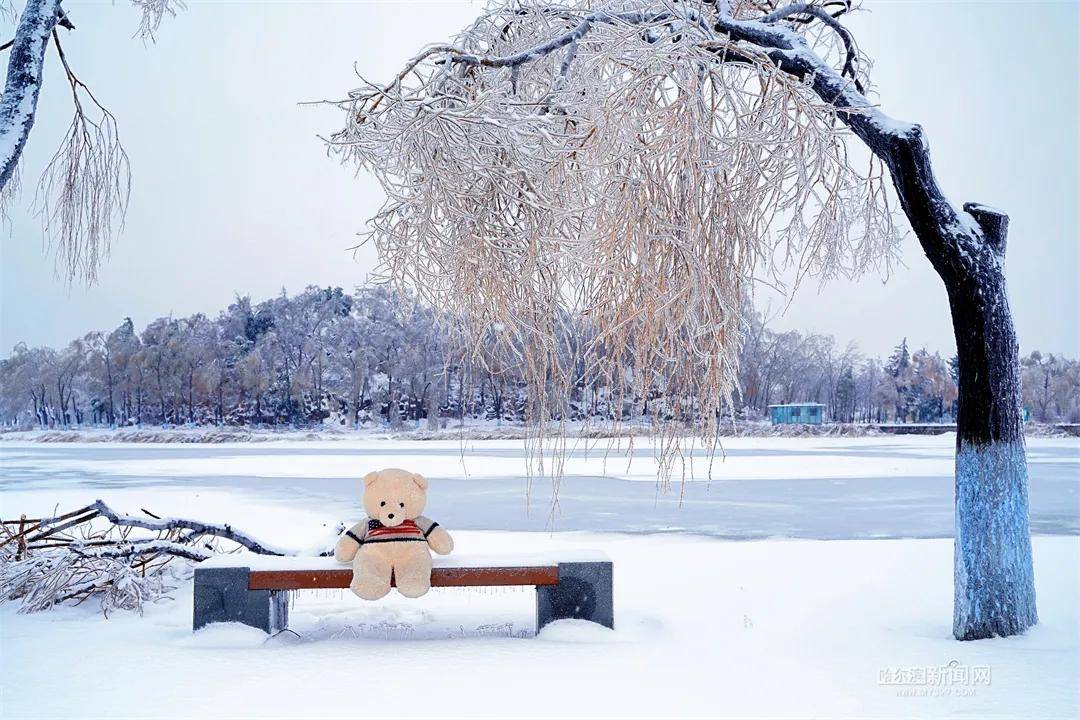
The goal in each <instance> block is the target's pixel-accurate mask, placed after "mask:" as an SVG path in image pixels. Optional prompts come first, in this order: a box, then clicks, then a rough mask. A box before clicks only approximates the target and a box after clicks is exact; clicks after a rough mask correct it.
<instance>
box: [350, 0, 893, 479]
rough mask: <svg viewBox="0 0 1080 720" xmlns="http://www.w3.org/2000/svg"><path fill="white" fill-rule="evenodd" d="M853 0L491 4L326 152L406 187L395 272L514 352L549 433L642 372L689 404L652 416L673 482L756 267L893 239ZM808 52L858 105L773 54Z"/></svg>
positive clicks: (637, 381)
mask: <svg viewBox="0 0 1080 720" xmlns="http://www.w3.org/2000/svg"><path fill="white" fill-rule="evenodd" d="M848 7H849V6H848V5H847V4H842V7H841V6H840V5H838V4H837V3H827V4H812V3H799V4H796V5H790V6H788V7H787V8H784V9H781V10H777V11H775V13H774V11H773V10H771V9H767V10H762V9H759V7H758V6H757V5H756V4H753V3H750V2H744V1H737V2H705V1H702V2H682V3H677V4H675V3H666V2H648V1H647V0H643V1H634V0H608V1H607V2H601V3H594V2H588V3H587V2H584V1H583V0H581V1H579V2H571V3H569V4H553V3H548V2H543V1H542V0H520V1H515V2H507V3H501V4H500V3H497V4H494V5H492V6H490V7H489V8H488V9H487V10H486V11H485V12H484V13H483V14H482V15H481V16H480V17H479V18H478V19H477V20H476V22H475V23H473V24H472V25H471V26H470V27H468V28H466V29H465V30H464V31H463V32H462V33H461V34H460V35H459V36H458V37H457V38H455V39H454V41H453V42H452V43H449V44H442V45H435V46H431V47H429V48H427V49H425V50H423V51H422V52H421V53H420V55H417V56H416V57H414V58H413V59H412V60H410V61H408V62H407V63H406V64H405V66H404V68H403V69H402V71H401V72H399V73H398V74H397V75H396V76H395V77H394V78H392V80H391V81H390V82H389V83H388V84H386V85H377V84H373V83H368V84H367V85H365V86H364V87H361V88H358V89H356V90H354V91H353V92H351V93H349V96H348V99H346V100H345V101H343V102H342V103H341V107H342V108H343V109H344V110H345V125H344V127H343V128H342V129H341V130H340V131H339V132H337V133H335V134H334V135H332V136H331V138H330V144H331V147H332V148H333V149H335V150H336V151H337V152H339V153H340V154H341V155H342V156H343V157H344V158H345V159H346V160H349V161H352V162H353V163H355V164H356V165H357V166H358V167H359V168H360V169H363V170H366V171H368V172H370V173H372V174H373V175H374V176H375V177H376V178H377V179H378V180H379V182H380V183H381V185H382V187H383V190H384V192H385V193H386V197H387V200H386V203H385V205H384V206H383V208H382V209H381V210H380V211H379V212H378V214H376V216H375V217H374V218H373V219H372V220H371V222H370V226H369V231H368V239H370V240H371V241H372V242H373V243H374V244H375V246H376V248H377V249H378V251H379V254H380V257H381V259H382V261H383V268H382V270H383V274H384V275H385V276H386V277H388V278H390V279H392V280H393V281H394V282H395V283H396V284H398V285H399V286H403V287H405V288H407V289H409V290H412V291H414V292H416V293H417V294H418V295H419V296H421V297H422V298H423V299H424V300H426V301H428V302H430V303H431V304H432V305H434V306H436V307H440V308H445V309H447V310H448V311H449V312H450V313H451V314H452V315H453V316H454V317H457V318H460V330H461V334H462V336H463V337H465V338H468V339H469V342H468V343H467V344H468V345H470V346H472V347H477V348H478V347H487V348H495V349H496V350H497V351H498V352H497V354H498V355H499V356H500V357H511V358H514V359H515V360H516V362H517V364H518V366H519V368H520V371H521V372H522V374H523V375H524V376H525V379H526V385H527V387H528V396H529V397H528V402H527V413H526V414H527V418H528V420H529V421H530V422H531V425H532V427H533V428H535V429H536V433H537V434H536V436H535V438H534V439H535V440H541V439H542V438H543V435H544V432H545V430H544V427H545V426H546V425H547V424H548V423H550V422H551V421H555V422H556V423H557V422H560V421H561V420H562V419H563V418H565V417H566V416H567V407H566V398H567V397H568V396H569V395H570V392H569V389H570V388H572V387H575V386H580V385H581V384H582V383H584V382H595V383H596V386H598V387H608V388H613V389H618V388H625V387H627V384H628V383H629V390H626V391H623V390H617V391H616V390H613V392H618V397H616V398H613V403H614V404H615V405H616V406H617V407H619V406H621V407H629V408H634V409H636V410H646V409H648V408H653V409H655V408H656V407H657V404H653V405H651V406H650V405H649V399H650V398H651V397H656V396H657V395H658V394H663V395H666V396H669V397H680V398H684V400H682V401H681V402H675V403H673V404H667V405H663V406H662V410H661V411H658V414H657V415H655V416H654V418H653V420H654V427H656V428H658V429H657V433H658V437H659V440H660V446H661V451H660V454H661V476H662V478H666V477H668V476H669V475H670V472H671V470H672V468H673V464H672V463H674V462H675V461H676V460H677V459H678V458H679V457H681V454H680V451H679V447H678V445H679V442H680V441H679V440H678V439H677V438H678V433H675V432H670V429H671V425H672V424H679V423H684V422H685V423H692V424H695V425H696V427H697V429H698V431H699V436H700V438H701V439H702V440H703V441H705V442H706V443H707V444H708V445H709V447H713V446H714V444H715V437H716V432H715V431H716V422H717V418H719V416H720V414H721V410H722V408H723V406H724V405H726V404H728V403H730V401H731V397H732V388H733V386H734V381H735V379H736V371H737V368H736V366H735V358H736V353H737V350H738V346H739V338H740V335H741V332H742V326H743V323H744V318H743V305H744V302H745V298H746V296H747V294H748V293H750V292H751V291H752V287H753V283H754V282H755V281H756V280H758V279H762V280H764V281H766V282H768V283H770V284H772V285H774V286H779V287H782V288H785V289H789V290H790V289H791V288H792V286H793V285H798V284H799V283H800V282H802V281H803V280H804V279H805V278H807V277H815V278H818V279H820V280H825V279H828V278H830V277H833V276H835V275H845V276H852V275H856V274H858V273H861V272H864V271H866V270H867V269H871V268H878V267H885V268H887V267H888V264H889V262H890V260H891V259H892V257H893V255H894V252H895V248H896V246H897V242H898V239H899V233H898V232H897V231H896V226H895V217H894V211H893V208H892V204H891V202H890V198H889V195H888V193H887V186H886V183H887V176H886V173H885V169H884V165H883V163H882V162H881V161H880V160H879V159H877V158H874V157H873V156H869V157H867V158H866V159H865V160H862V159H860V160H859V161H858V162H856V161H855V159H854V157H853V153H852V150H851V148H849V146H848V143H847V140H848V139H849V138H850V132H849V131H848V129H847V128H846V127H845V125H844V123H845V122H847V118H845V117H844V116H842V115H841V112H845V113H847V114H849V115H850V114H853V113H864V114H867V115H869V114H870V113H871V112H872V111H873V108H872V106H870V104H869V103H868V102H866V100H865V98H864V97H863V94H862V93H861V91H860V88H863V87H866V85H867V84H868V82H869V81H868V78H867V77H866V75H865V69H866V67H868V64H866V63H860V62H857V60H856V58H857V49H856V47H855V44H854V40H853V38H852V37H851V34H850V33H849V32H847V30H846V29H844V28H843V26H842V25H840V23H839V21H838V20H837V19H836V17H834V15H836V14H841V12H840V11H841V10H843V11H845V12H846V10H847V9H848ZM837 8H838V9H837ZM778 48H783V50H778ZM804 49H805V50H806V52H809V53H811V54H814V56H815V57H818V58H819V59H820V61H821V63H822V67H823V68H828V69H829V70H830V72H831V75H830V77H835V78H838V79H839V81H840V82H841V84H842V85H841V90H844V91H846V90H847V89H848V88H850V92H851V93H852V94H853V96H858V97H859V98H862V99H863V100H862V104H861V105H860V106H859V107H858V108H855V107H854V106H853V105H851V104H848V106H845V107H844V108H840V107H838V104H837V103H835V102H834V100H835V98H831V97H827V96H823V95H822V94H821V93H819V92H817V91H816V90H815V87H814V86H813V84H812V82H811V81H810V79H809V78H808V77H807V76H806V75H796V74H793V73H790V72H788V71H787V69H786V66H785V65H783V64H782V63H778V61H777V58H776V57H775V56H774V55H773V54H770V53H772V52H773V51H778V52H785V53H786V52H791V53H796V52H802V51H803V50H804ZM830 63H832V64H830ZM875 117H876V116H875ZM582 328H583V329H582ZM581 358H584V359H583V360H582V359H581ZM477 361H478V362H481V363H482V362H483V361H482V360H480V359H478V360H477ZM628 367H629V370H627V368H628ZM490 369H491V370H492V372H498V368H490ZM636 414H640V413H636ZM541 445H542V444H541V443H539V442H537V443H534V444H533V447H536V448H539V447H541ZM535 459H538V460H542V455H537V456H535ZM554 462H555V464H554V465H551V466H548V467H549V468H553V469H554V470H555V473H554V474H556V475H557V470H558V467H560V465H559V460H558V459H557V458H555V459H554ZM542 469H543V468H541V471H542Z"/></svg>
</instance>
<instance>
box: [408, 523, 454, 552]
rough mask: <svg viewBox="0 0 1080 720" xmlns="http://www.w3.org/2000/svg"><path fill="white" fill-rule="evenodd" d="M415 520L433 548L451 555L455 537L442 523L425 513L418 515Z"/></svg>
mask: <svg viewBox="0 0 1080 720" xmlns="http://www.w3.org/2000/svg"><path fill="white" fill-rule="evenodd" d="M414 522H415V523H416V526H417V527H418V528H420V532H422V533H424V537H425V538H426V539H427V543H428V545H429V546H430V547H431V549H432V550H434V551H435V552H437V553H438V554H439V555H449V554H450V552H451V551H453V549H454V539H453V538H452V537H450V533H448V532H446V528H444V527H443V526H442V525H440V524H439V523H437V522H435V521H434V520H432V519H431V518H429V517H424V516H423V515H420V516H419V517H417V518H416V520H415V521H414Z"/></svg>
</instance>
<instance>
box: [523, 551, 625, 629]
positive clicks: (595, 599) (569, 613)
mask: <svg viewBox="0 0 1080 720" xmlns="http://www.w3.org/2000/svg"><path fill="white" fill-rule="evenodd" d="M612 575H613V572H612V565H611V563H610V562H572V563H559V584H558V585H538V586H537V587H536V630H537V631H538V632H539V631H540V629H541V628H543V627H544V626H545V625H547V624H548V623H550V622H554V621H555V620H567V619H571V620H591V621H592V622H594V623H599V624H601V625H603V626H604V627H609V628H612V629H614V628H615V598H614V592H613V588H614V583H613V577H612Z"/></svg>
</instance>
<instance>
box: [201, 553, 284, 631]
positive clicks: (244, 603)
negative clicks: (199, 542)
mask: <svg viewBox="0 0 1080 720" xmlns="http://www.w3.org/2000/svg"><path fill="white" fill-rule="evenodd" d="M250 577H251V570H250V569H248V568H244V567H230V568H195V607H194V613H193V619H192V629H194V630H198V629H199V628H201V627H204V626H206V625H209V624H210V623H216V622H238V623H243V624H245V625H250V626H251V627H255V628H259V629H260V630H262V631H264V632H268V633H271V634H273V633H276V632H279V631H281V630H284V629H285V628H286V627H288V626H289V592H288V591H287V590H249V589H248V583H249V581H250Z"/></svg>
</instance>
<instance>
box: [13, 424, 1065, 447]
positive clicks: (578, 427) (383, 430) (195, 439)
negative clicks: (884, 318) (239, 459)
mask: <svg viewBox="0 0 1080 720" xmlns="http://www.w3.org/2000/svg"><path fill="white" fill-rule="evenodd" d="M953 429H954V428H953V426H950V425H944V424H942V425H932V424H925V423H924V424H920V425H895V426H877V425H862V424H845V423H827V424H824V425H773V424H771V423H768V422H738V423H734V424H724V425H722V426H721V427H720V436H721V437H794V438H797V437H807V438H814V437H880V436H882V435H942V434H947V433H950V432H952V431H953ZM648 433H649V429H648V427H647V426H640V425H636V426H634V425H626V426H622V427H619V428H615V429H613V428H611V427H609V426H605V425H602V424H598V423H594V424H588V425H587V424H583V423H571V424H569V425H568V434H569V436H570V437H572V438H586V439H604V438H629V437H642V436H646V435H648ZM527 434H528V432H527V430H526V428H525V427H524V426H523V425H520V424H514V423H502V424H500V423H496V422H480V421H478V422H472V423H469V424H467V425H466V426H465V427H460V426H454V425H450V426H448V427H446V428H443V429H440V430H429V429H427V428H426V427H425V425H424V424H422V423H421V424H419V425H417V424H416V423H407V424H406V427H405V428H403V429H401V430H391V429H390V428H389V427H386V426H372V427H367V428H358V429H355V430H344V429H339V428H333V427H328V426H322V427H316V428H299V429H297V428H252V427H243V426H205V427H203V426H195V427H187V426H185V427H171V428H161V427H154V426H143V427H128V428H117V429H109V428H100V427H86V428H70V429H52V430H13V429H0V441H5V440H6V441H11V442H43V443H99V442H113V443H205V444H219V443H236V442H283V441H289V442H304V441H334V440H340V441H348V440H358V439H361V440H362V439H389V440H425V441H426V440H521V439H524V438H525V437H526V436H527ZM1025 434H1026V435H1027V436H1028V437H1070V436H1071V437H1075V436H1077V435H1078V434H1080V427H1078V426H1075V425H1071V426H1057V425H1040V424H1036V423H1028V424H1027V425H1026V426H1025Z"/></svg>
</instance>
